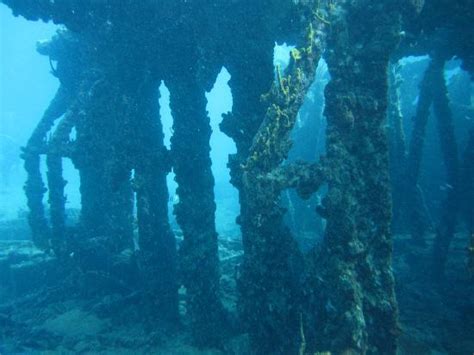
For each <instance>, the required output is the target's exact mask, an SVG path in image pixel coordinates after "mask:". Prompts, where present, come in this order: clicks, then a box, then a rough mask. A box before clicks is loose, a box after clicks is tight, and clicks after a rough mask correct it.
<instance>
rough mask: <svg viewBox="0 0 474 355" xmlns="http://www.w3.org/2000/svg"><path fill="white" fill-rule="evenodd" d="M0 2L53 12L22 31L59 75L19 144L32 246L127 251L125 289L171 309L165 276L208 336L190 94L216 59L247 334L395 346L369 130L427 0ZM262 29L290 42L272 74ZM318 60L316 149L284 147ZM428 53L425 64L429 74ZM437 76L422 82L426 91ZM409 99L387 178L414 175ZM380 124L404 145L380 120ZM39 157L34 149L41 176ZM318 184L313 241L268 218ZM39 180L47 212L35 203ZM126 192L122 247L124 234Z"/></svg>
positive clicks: (223, 322) (209, 233) (383, 186)
mask: <svg viewBox="0 0 474 355" xmlns="http://www.w3.org/2000/svg"><path fill="white" fill-rule="evenodd" d="M2 2H3V3H4V4H6V5H8V6H9V7H11V9H12V10H13V12H14V14H15V15H21V16H23V17H25V18H26V19H28V20H43V21H53V22H55V23H58V24H62V25H64V26H65V28H66V29H65V30H62V31H60V32H58V34H57V35H56V36H55V37H54V38H53V39H52V40H51V41H50V42H49V43H47V44H43V45H42V46H40V47H39V48H38V50H39V51H40V52H41V53H42V54H45V55H47V56H49V57H50V58H51V60H53V61H54V62H56V63H57V64H56V68H55V70H54V74H55V75H56V76H57V77H58V79H59V80H60V83H61V84H60V88H59V90H58V92H57V94H56V96H55V98H54V99H53V100H52V102H51V104H50V106H49V108H48V109H47V110H46V112H45V114H44V116H43V118H42V119H41V121H40V123H39V124H38V127H37V128H36V130H35V131H34V133H33V135H32V136H31V139H30V140H29V142H28V144H27V145H26V147H25V148H24V153H23V158H24V160H25V169H26V170H27V173H28V180H27V182H26V185H25V192H26V195H27V198H28V207H29V209H30V215H29V222H30V226H31V230H32V235H33V240H34V243H35V244H36V245H37V246H38V247H39V248H41V249H44V250H51V251H52V252H54V254H55V255H56V256H57V258H58V259H59V260H62V261H63V262H64V263H65V264H68V263H71V262H72V263H76V264H80V265H81V264H82V265H83V266H84V267H86V265H85V264H86V263H88V264H87V267H91V265H90V262H91V260H90V258H87V257H84V259H82V258H81V256H83V255H90V253H91V251H93V253H94V254H95V262H96V265H93V266H92V267H94V268H97V269H100V268H102V269H103V270H107V272H108V273H114V272H115V273H117V274H120V272H121V271H122V270H123V267H124V266H123V265H122V264H121V263H123V258H121V259H120V260H122V261H121V262H117V261H116V260H117V255H122V256H123V255H129V254H132V255H131V256H130V258H129V259H128V261H127V262H128V264H130V265H133V267H134V268H135V269H136V272H137V274H138V275H139V280H140V285H139V286H137V287H140V288H141V289H143V294H142V297H143V299H144V300H146V301H147V302H146V304H147V306H148V307H150V308H147V311H146V312H144V314H146V315H147V317H151V318H155V319H154V320H155V321H159V322H160V323H161V324H166V325H167V326H170V327H174V326H176V324H177V323H178V322H179V318H180V316H179V309H178V289H179V287H180V286H181V285H182V286H184V288H185V289H186V307H187V317H188V319H189V323H190V329H191V331H192V334H193V339H194V341H195V343H196V344H197V345H199V346H202V347H206V346H217V347H218V346H220V345H222V343H223V342H225V341H226V334H227V332H228V331H231V330H229V329H228V323H229V321H228V317H229V315H228V314H227V311H226V309H225V307H224V306H223V305H222V303H221V300H220V291H219V278H220V272H219V259H218V253H217V251H218V250H217V241H218V236H217V232H216V228H215V209H216V205H215V201H214V193H213V186H214V178H213V176H212V172H211V160H210V155H209V152H210V145H209V139H210V135H211V128H210V123H209V118H208V115H207V112H206V98H205V92H206V91H208V90H210V88H211V87H212V84H213V83H214V80H215V78H216V76H217V73H218V72H219V71H220V70H221V68H222V67H225V68H227V70H228V71H229V73H230V74H231V81H230V83H229V85H230V87H231V90H232V95H233V103H234V105H233V111H232V113H230V114H228V115H226V116H225V117H224V120H223V122H222V123H221V129H222V131H223V132H224V133H226V134H227V135H228V136H229V137H231V138H232V139H233V140H234V142H235V144H236V146H237V153H236V154H234V155H232V156H230V157H229V164H228V165H229V168H230V171H231V177H232V179H231V182H232V184H233V185H234V186H235V187H236V188H237V189H238V191H239V201H240V208H241V210H240V216H239V218H238V223H239V225H240V227H241V231H242V238H243V247H244V256H243V262H242V265H241V267H240V272H239V274H240V275H239V278H238V293H239V302H238V310H239V316H240V317H239V320H240V324H242V325H243V327H244V330H245V331H246V332H248V334H249V336H250V340H251V345H252V349H253V351H254V352H255V353H256V354H297V353H299V354H305V353H314V352H324V351H330V352H331V353H335V354H342V353H345V354H349V353H357V354H395V353H396V350H397V337H398V332H399V326H398V319H397V318H398V310H397V302H396V298H395V292H394V278H393V274H392V269H391V253H392V242H391V231H390V222H391V192H390V180H389V173H390V169H389V135H388V134H387V132H386V130H385V128H384V125H385V123H386V116H387V115H386V113H387V110H388V95H389V86H388V83H389V71H388V68H389V65H390V63H391V61H393V60H394V58H397V56H398V57H400V56H402V55H406V54H407V53H431V50H433V49H436V48H434V47H435V46H439V41H436V40H433V39H430V38H425V37H422V35H420V33H423V36H426V33H429V31H421V30H420V28H421V27H423V26H425V27H429V26H430V25H431V22H430V19H431V18H436V16H437V15H438V14H439V12H440V11H441V12H442V11H444V10H445V9H444V8H443V4H444V2H443V1H432V2H427V5H426V8H424V7H423V2H422V1H409V0H406V1H396V0H381V1H376V2H373V1H368V0H358V1H347V0H328V1H325V0H322V1H311V0H309V1H290V0H279V1H264V0H262V1H247V0H241V1H234V2H229V1H198V0H196V1H175V0H163V1H146V0H144V1H128V0H123V1H107V0H104V1H84V0H80V1H79V0H56V1H50V0H35V1H31V0H28V1H27V0H2ZM448 5H449V4H448ZM448 5H446V4H444V6H448ZM466 6H469V4H468V2H466ZM426 9H428V10H426ZM460 12H462V11H461V10H460ZM420 13H421V14H420ZM423 16H425V17H423ZM420 18H421V20H420V21H419V28H416V29H414V30H413V35H414V38H415V40H414V39H413V38H410V39H409V40H407V39H405V38H403V32H402V24H403V22H404V20H405V19H408V20H410V21H413V20H414V19H420ZM433 37H435V35H433ZM275 41H277V42H285V41H286V42H287V43H293V44H295V45H296V48H295V49H293V50H292V51H291V60H290V65H289V67H288V68H287V69H286V70H285V71H284V72H282V71H281V70H280V69H279V68H277V73H276V78H275V72H274V68H273V47H274V43H275ZM400 42H402V45H401V46H400ZM230 43H232V44H230ZM468 49H469V48H467V49H466V48H465V46H464V45H461V44H460V46H459V51H458V52H455V53H449V54H448V56H449V55H459V56H461V58H462V59H466V61H465V64H466V67H467V68H468V69H469V68H472V54H471V52H469V51H468ZM466 53H469V55H465V54H466ZM463 55H465V56H464V57H463ZM321 57H323V58H324V59H325V60H326V62H327V63H328V68H329V72H330V75H331V81H330V83H329V84H328V87H327V89H326V92H325V96H326V108H325V116H326V118H327V122H328V128H327V149H326V155H325V156H324V157H323V158H322V159H321V161H320V162H318V163H316V164H309V163H305V162H298V163H292V164H284V162H285V159H286V158H287V156H288V153H289V150H290V147H291V141H290V138H289V137H290V132H291V130H292V128H293V127H294V125H295V122H296V117H297V114H298V111H299V109H300V108H301V106H302V104H303V101H304V98H305V95H306V93H307V91H308V90H309V87H310V85H311V83H312V82H313V80H314V78H315V75H316V67H317V64H318V61H319V59H320V58H321ZM443 58H445V57H443ZM443 60H444V59H442V60H438V59H437V58H435V59H434V62H433V63H434V64H433V65H438V67H437V70H438V71H437V72H436V73H437V74H438V77H437V79H438V80H440V77H439V73H440V69H439V65H442V63H444V61H443ZM440 61H441V62H440ZM435 69H436V68H435ZM429 73H430V72H428V74H429ZM428 74H427V75H428ZM433 80H434V79H433ZM162 81H164V82H165V84H166V85H167V87H168V88H169V90H170V100H171V102H170V106H171V110H172V114H173V119H174V123H173V131H174V135H173V137H172V141H171V149H170V150H167V149H166V147H165V146H164V143H163V132H162V126H161V122H160V119H159V111H160V110H159V103H158V98H159V90H158V87H159V85H160V83H161V82H162ZM443 85H444V84H443V82H442V81H441V82H440V83H439V85H438V86H437V90H438V91H437V92H436V91H435V92H429V93H428V95H440V96H441V97H443V95H445V87H444V86H443ZM422 90H423V87H422ZM443 90H444V91H443ZM427 100H428V101H429V102H428V103H427V104H426V105H429V104H430V102H431V101H430V98H427ZM431 100H432V99H431ZM423 102H424V101H423V100H420V105H423ZM439 102H440V103H439V104H438V106H437V107H435V111H436V113H437V115H438V116H439V117H440V120H441V119H444V120H445V121H444V122H441V124H442V125H443V127H444V128H446V129H444V128H443V130H444V132H446V133H445V136H443V137H444V139H443V141H442V143H443V152H444V156H445V157H446V165H447V168H448V169H449V174H450V175H449V176H450V180H452V182H451V183H452V185H453V186H457V179H458V162H457V160H456V159H454V158H453V156H455V155H457V152H456V147H455V146H454V145H453V137H452V136H451V135H450V132H451V131H450V121H449V120H450V116H449V113H447V112H446V110H449V108H447V103H446V102H445V101H443V100H440V101H439ZM428 108H429V107H428ZM428 108H427V107H420V109H419V113H418V115H417V125H419V131H420V133H419V135H417V136H416V138H417V139H418V141H416V140H415V141H413V142H412V147H410V152H409V156H408V157H405V156H403V158H404V159H406V160H407V161H408V163H407V166H409V167H410V169H409V170H410V172H411V174H412V175H411V176H410V177H409V179H408V182H409V186H407V187H405V188H406V189H410V191H414V190H415V189H416V183H417V176H416V171H417V169H412V168H411V167H412V166H419V160H420V159H421V157H420V154H421V153H420V149H422V148H421V145H422V140H423V125H425V124H426V119H427V110H428ZM395 111H396V109H395ZM56 121H59V124H58V125H57V126H56V128H55V130H54V132H53V134H52V136H51V138H50V139H47V136H48V133H49V132H51V130H52V128H53V126H54V125H55V122H56ZM73 129H75V131H76V138H75V139H74V140H72V139H71V138H70V136H71V131H72V130H73ZM396 138H397V139H401V140H400V142H401V143H400V144H402V145H403V144H404V142H403V137H401V136H400V134H399V135H396ZM404 149H405V148H402V149H400V150H401V151H402V153H398V155H401V154H404V153H403V151H404ZM471 150H472V149H471ZM42 155H43V156H46V157H47V168H48V171H47V186H48V188H47V189H46V186H45V185H46V184H45V182H44V181H43V180H42V177H41V171H40V157H41V156H42ZM62 158H69V159H71V160H72V162H73V163H74V165H75V166H76V168H77V169H78V170H79V172H80V178H81V187H80V188H81V198H82V201H81V202H82V211H81V216H80V220H79V222H78V225H77V226H74V227H68V226H67V224H66V217H67V216H66V211H65V200H66V199H65V196H64V186H65V184H66V183H67V182H66V181H65V180H64V178H63V176H62ZM401 158H402V157H401ZM171 169H173V170H174V172H175V174H176V182H177V184H178V190H177V193H178V195H179V203H178V204H177V206H176V208H175V211H174V213H175V215H176V218H177V222H178V223H179V225H180V227H181V229H182V232H183V238H184V239H183V243H182V246H181V247H180V249H179V253H178V251H177V246H176V240H175V236H174V234H173V231H172V229H171V227H170V224H169V221H168V210H167V209H168V206H167V203H168V191H167V187H166V176H167V174H168V173H169V172H170V171H171ZM400 169H402V168H400ZM132 173H133V174H132ZM398 173H399V174H402V173H403V172H400V171H398ZM413 174H414V175H413ZM132 175H133V176H132ZM324 184H327V186H328V193H327V196H326V197H325V198H324V200H323V202H322V204H321V205H320V206H319V207H318V213H319V214H321V216H323V217H324V218H325V219H327V229H326V234H325V238H324V240H323V242H322V244H321V245H320V246H319V247H318V249H317V250H314V251H313V252H311V253H310V254H309V255H303V254H302V253H301V251H300V250H299V249H298V247H297V244H296V242H295V241H294V240H293V237H292V235H291V233H290V231H289V229H288V228H287V227H286V226H285V224H284V221H283V216H284V213H285V211H284V209H283V208H282V207H281V206H280V195H281V192H282V191H284V190H285V189H290V188H291V189H296V190H297V191H298V193H299V194H300V195H301V196H302V197H305V198H308V197H310V196H311V194H313V193H315V192H317V191H318V189H320V188H321V187H322V186H323V185H324ZM400 188H401V189H403V188H404V187H403V186H402V187H400ZM47 191H49V204H50V208H49V211H50V218H49V222H48V218H47V217H46V215H45V213H46V212H45V208H44V206H43V202H42V200H43V196H44V195H45V193H46V192H47ZM457 191H458V190H457V187H456V189H454V192H453V194H457ZM134 193H136V209H137V227H138V245H139V249H138V250H134V244H133V243H134V220H133V209H134V206H133V203H134V198H133V195H134ZM413 195H414V194H413ZM455 196H456V195H453V196H449V197H448V201H447V202H446V203H447V209H446V211H450V212H449V213H447V214H446V215H445V216H444V219H446V223H445V225H446V228H447V229H448V230H441V231H440V236H439V238H438V244H437V245H438V246H437V248H436V251H435V252H436V253H437V254H438V258H441V259H442V258H443V255H446V253H447V251H446V249H447V248H449V241H450V238H452V234H453V231H452V229H453V228H454V226H453V224H454V223H455V222H454V220H455V218H456V217H455V215H454V216H453V214H456V213H457V212H456V211H457V208H455V207H453V206H452V203H453V202H452V201H454V200H456V198H455ZM471 228H472V227H471ZM416 238H418V239H419V238H421V237H420V236H418V237H416ZM70 255H74V258H73V260H71V257H70ZM130 265H128V266H127V267H130ZM442 267H443V266H441V268H442ZM438 272H439V273H442V270H438Z"/></svg>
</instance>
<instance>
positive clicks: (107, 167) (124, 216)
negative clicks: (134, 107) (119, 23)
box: [75, 77, 133, 253]
mask: <svg viewBox="0 0 474 355" xmlns="http://www.w3.org/2000/svg"><path fill="white" fill-rule="evenodd" d="M113 79H114V78H113V77H107V78H103V79H99V80H97V82H96V83H95V84H94V85H93V87H92V88H91V89H90V90H88V91H86V92H82V93H81V96H84V97H82V103H81V104H82V105H83V106H82V107H83V112H81V113H79V115H78V121H77V139H76V141H77V149H76V152H75V161H76V165H77V166H78V168H79V171H80V177H81V187H80V191H81V203H82V210H81V221H80V224H81V228H82V231H83V233H84V234H85V236H86V237H88V238H94V239H95V240H96V241H97V242H99V243H100V244H101V245H102V246H103V247H105V249H106V250H108V251H109V252H113V253H116V252H121V251H122V250H124V249H127V248H132V247H133V244H132V240H133V191H132V187H131V183H130V178H131V166H132V163H131V158H130V154H129V153H128V149H129V147H130V146H129V139H127V136H128V135H129V134H130V132H131V130H132V127H133V122H130V120H129V119H130V117H129V110H130V105H129V102H130V95H127V93H128V90H127V89H124V88H127V87H128V85H131V84H130V83H127V82H124V83H121V82H116V81H114V80H113Z"/></svg>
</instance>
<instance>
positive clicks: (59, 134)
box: [46, 112, 74, 257]
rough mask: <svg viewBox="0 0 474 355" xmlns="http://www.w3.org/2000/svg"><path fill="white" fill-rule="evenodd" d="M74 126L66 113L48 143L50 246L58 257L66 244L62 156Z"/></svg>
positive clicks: (65, 152) (63, 252)
mask: <svg viewBox="0 0 474 355" xmlns="http://www.w3.org/2000/svg"><path fill="white" fill-rule="evenodd" d="M73 126H74V116H73V115H72V113H70V112H69V113H67V114H66V116H65V117H64V118H63V119H62V121H61V122H60V123H59V125H58V127H57V128H56V130H55V132H54V134H53V137H52V138H51V141H50V142H49V144H48V154H47V156H46V165H47V167H48V172H47V177H48V189H49V208H50V214H51V233H52V235H51V246H52V248H53V250H54V251H55V253H56V255H57V256H58V257H64V256H65V255H66V254H65V252H66V251H67V249H66V248H67V246H66V237H67V236H66V196H65V195H64V187H65V186H66V184H67V181H66V180H64V178H63V163H62V159H63V157H64V156H68V155H69V156H70V154H68V152H67V150H68V149H67V148H68V147H67V144H68V143H69V134H70V133H71V130H72V128H73Z"/></svg>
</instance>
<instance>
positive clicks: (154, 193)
mask: <svg viewBox="0 0 474 355" xmlns="http://www.w3.org/2000/svg"><path fill="white" fill-rule="evenodd" d="M158 99H159V89H158V85H157V83H147V84H146V85H144V89H143V90H142V91H138V93H137V97H136V99H135V100H136V101H135V102H136V107H137V112H136V115H135V117H136V118H137V122H136V123H137V124H136V133H135V134H134V135H133V136H132V137H130V139H132V140H133V145H135V146H136V151H134V152H135V153H136V156H135V164H134V166H135V177H134V183H133V185H134V189H135V191H136V194H137V220H138V233H139V240H138V244H139V247H140V251H139V255H140V258H139V260H140V261H139V264H140V269H141V271H142V273H141V275H142V277H143V279H144V281H143V283H144V288H145V292H146V295H145V297H146V299H147V300H150V302H148V303H147V304H149V305H151V309H150V312H149V314H147V315H146V317H151V318H152V319H153V320H158V321H160V322H164V323H165V324H166V323H167V324H168V325H171V326H176V324H177V322H178V317H179V312H178V277H177V270H176V261H177V260H176V258H177V255H176V241H175V237H174V234H173V232H172V231H171V227H170V224H169V221H168V199H169V194H168V188H167V185H166V176H167V175H168V173H169V172H170V170H171V162H170V157H169V152H168V151H167V150H166V148H165V146H164V143H163V139H164V135H163V128H162V125H161V121H160V112H159V101H158Z"/></svg>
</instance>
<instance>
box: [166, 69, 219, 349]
mask: <svg viewBox="0 0 474 355" xmlns="http://www.w3.org/2000/svg"><path fill="white" fill-rule="evenodd" d="M183 70H184V71H185V70H186V69H183ZM166 85H167V87H168V88H169V90H170V106H171V111H172V115H173V132H174V133H173V137H172V139H171V151H172V156H173V158H172V159H173V170H174V172H175V174H176V182H177V183H178V189H177V194H178V196H179V203H178V204H177V205H176V206H175V211H174V213H175V215H176V220H177V222H178V224H179V225H180V227H181V229H182V231H183V238H184V239H183V243H182V245H181V247H180V271H181V277H182V282H183V284H184V287H185V288H186V306H187V312H188V315H189V319H190V322H191V329H192V332H193V337H194V340H195V342H196V343H197V344H198V345H211V346H212V345H217V344H218V343H219V342H220V340H221V338H222V331H223V324H222V320H223V306H222V304H221V302H220V299H219V279H220V272H219V257H218V248H217V232H216V227H215V210H216V204H215V201H214V177H213V175H212V171H211V158H210V145H209V140H210V137H211V127H210V123H209V117H208V115H207V112H206V104H207V100H206V96H205V91H204V88H203V86H202V85H200V84H199V83H198V82H197V80H196V79H195V78H194V77H193V76H192V75H190V74H183V75H174V76H172V77H171V79H170V80H168V81H166Z"/></svg>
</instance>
